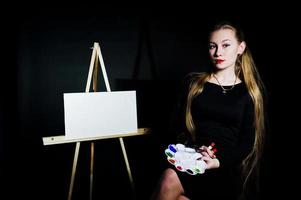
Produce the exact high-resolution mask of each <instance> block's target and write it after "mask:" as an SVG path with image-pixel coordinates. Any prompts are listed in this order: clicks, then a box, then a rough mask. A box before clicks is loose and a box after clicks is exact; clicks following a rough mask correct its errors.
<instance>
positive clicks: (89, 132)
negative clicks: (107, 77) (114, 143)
mask: <svg viewBox="0 0 301 200" xmlns="http://www.w3.org/2000/svg"><path fill="white" fill-rule="evenodd" d="M64 114H65V115H64V116H65V137H66V139H81V138H90V137H100V136H112V135H114V136H117V135H118V134H120V135H124V134H127V133H135V132H137V130H138V125H137V106H136V91H114V92H90V93H64Z"/></svg>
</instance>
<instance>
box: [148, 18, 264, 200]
mask: <svg viewBox="0 0 301 200" xmlns="http://www.w3.org/2000/svg"><path fill="white" fill-rule="evenodd" d="M209 55H210V60H211V61H212V62H211V63H212V68H211V70H210V71H209V72H204V73H192V74H190V75H189V79H188V80H189V81H188V82H189V84H188V87H187V88H188V89H187V93H186V95H185V96H186V98H185V104H184V105H185V106H184V110H185V115H184V116H185V118H184V119H183V121H185V126H184V127H185V128H184V129H183V130H182V133H184V134H183V135H184V136H185V137H184V138H185V141H183V140H182V141H181V143H184V144H185V145H186V146H190V147H192V146H193V147H197V149H198V151H199V152H200V153H201V154H202V155H203V157H202V159H203V160H204V161H205V162H206V164H207V168H206V171H205V173H204V174H199V175H195V176H193V175H189V174H187V173H183V172H181V171H178V170H174V169H173V168H168V169H167V170H166V171H165V172H164V173H163V175H162V177H161V180H160V182H159V184H158V188H157V189H156V191H155V192H154V193H153V196H152V198H153V199H160V200H163V199H172V200H175V199H205V198H210V199H211V200H212V199H215V198H216V199H232V200H233V199H238V198H239V197H242V196H243V194H245V193H244V192H246V188H247V186H249V184H248V183H250V182H251V181H250V180H251V179H252V180H253V178H254V177H256V174H257V173H256V172H257V169H258V164H259V160H260V156H261V153H262V149H263V139H264V103H263V92H264V86H263V83H262V81H261V78H260V75H259V74H258V71H257V69H256V66H255V64H254V61H253V58H252V56H251V53H250V51H249V49H248V47H247V46H246V42H245V40H244V35H243V33H242V32H241V31H240V30H238V28H236V27H234V26H233V25H232V24H230V23H228V22H223V23H220V24H217V25H216V26H215V27H214V28H213V30H212V31H211V32H210V35H209ZM181 138H183V137H181ZM212 142H214V143H215V147H216V148H217V150H218V151H217V152H216V153H214V152H213V151H212V149H211V148H208V147H209V144H210V143H212Z"/></svg>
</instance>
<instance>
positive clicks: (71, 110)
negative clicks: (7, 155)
mask: <svg viewBox="0 0 301 200" xmlns="http://www.w3.org/2000/svg"><path fill="white" fill-rule="evenodd" d="M92 49H93V52H92V57H91V61H90V67H89V73H88V79H87V84H86V89H85V92H84V93H65V94H64V110H65V135H59V136H50V137H43V143H44V145H54V144H64V143H71V142H76V147H75V151H74V158H73V166H72V173H71V180H70V186H69V192H68V200H71V199H72V193H73V186H74V179H75V174H76V167H77V162H78V156H79V150H80V143H81V142H83V141H91V145H90V146H91V148H90V150H91V151H90V157H91V159H90V192H89V193H90V200H91V199H92V193H93V192H92V191H93V171H94V142H93V141H94V140H101V139H106V138H118V139H119V142H120V147H121V150H122V153H123V157H124V162H125V165H126V168H127V172H128V176H129V180H130V183H131V187H132V190H133V195H135V186H134V181H133V177H132V172H131V169H130V164H129V161H128V158H127V153H126V149H125V145H124V142H123V137H128V136H137V135H144V134H148V133H149V132H150V130H149V129H147V128H139V129H138V128H137V108H136V107H137V105H136V91H114V92H112V91H111V88H110V84H109V80H108V76H107V73H106V69H105V65H104V61H103V58H102V54H101V51H100V46H99V43H97V42H94V46H93V48H92ZM99 63H100V67H101V70H102V74H103V78H104V82H105V86H106V90H107V92H97V78H98V68H99ZM92 79H93V87H92V88H93V91H94V92H90V86H91V83H92Z"/></svg>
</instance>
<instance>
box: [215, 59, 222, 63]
mask: <svg viewBox="0 0 301 200" xmlns="http://www.w3.org/2000/svg"><path fill="white" fill-rule="evenodd" d="M223 62H224V60H222V59H216V60H215V63H216V64H221V63H223Z"/></svg>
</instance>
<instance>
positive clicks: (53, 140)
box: [43, 42, 150, 200]
mask: <svg viewBox="0 0 301 200" xmlns="http://www.w3.org/2000/svg"><path fill="white" fill-rule="evenodd" d="M99 63H100V66H101V70H102V74H103V78H104V81H105V86H106V90H107V92H111V88H110V84H109V81H108V76H107V73H106V69H105V65H104V61H103V57H102V54H101V51H100V46H99V43H97V42H94V46H93V52H92V57H91V61H90V67H89V73H88V79H87V84H86V90H85V92H90V86H91V81H92V78H93V91H94V92H96V91H97V78H98V71H99ZM149 131H150V130H149V129H147V128H139V129H138V130H137V132H134V133H126V134H120V133H116V135H111V136H99V137H90V138H83V139H66V138H65V136H64V135H60V136H51V137H43V144H44V145H54V144H64V143H72V142H76V147H75V152H74V159H73V166H72V173H71V180H70V186H69V193H68V200H71V199H72V192H73V186H74V179H75V174H76V167H77V162H78V155H79V150H80V142H83V141H91V146H90V152H91V155H90V156H91V158H90V159H91V160H90V191H89V192H90V200H92V192H93V172H94V142H93V141H94V140H101V139H107V138H119V142H120V146H121V149H122V153H123V157H124V161H125V165H126V168H127V172H128V176H129V180H130V183H131V187H132V190H133V195H134V196H135V185H134V181H133V177H132V173H131V168H130V164H129V162H128V158H127V153H126V149H125V146H124V142H123V137H127V136H136V135H144V134H148V133H149Z"/></svg>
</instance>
